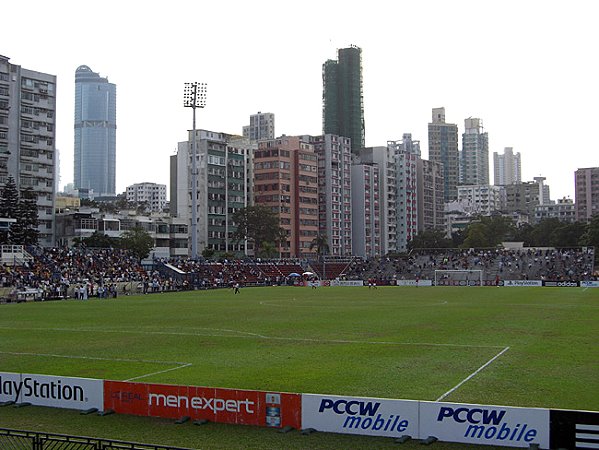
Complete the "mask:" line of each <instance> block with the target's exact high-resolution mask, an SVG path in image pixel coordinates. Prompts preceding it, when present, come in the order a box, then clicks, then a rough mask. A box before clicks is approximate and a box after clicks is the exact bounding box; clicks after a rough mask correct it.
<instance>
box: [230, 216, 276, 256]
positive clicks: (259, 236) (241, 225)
mask: <svg viewBox="0 0 599 450" xmlns="http://www.w3.org/2000/svg"><path fill="white" fill-rule="evenodd" d="M232 219H233V222H234V223H235V225H236V226H237V229H236V230H235V232H233V233H232V238H233V239H234V240H236V241H243V240H245V239H248V240H251V241H253V242H254V250H255V254H256V255H258V254H260V249H261V247H263V246H264V245H265V243H270V244H272V245H275V244H278V243H279V242H280V241H281V239H282V237H283V236H284V235H285V230H283V229H282V228H281V227H280V226H279V217H278V216H277V215H276V214H275V213H274V212H273V211H272V210H271V209H270V208H268V207H266V206H263V205H254V206H248V207H246V208H241V209H239V210H238V211H236V212H235V213H234V214H233V217H232Z"/></svg>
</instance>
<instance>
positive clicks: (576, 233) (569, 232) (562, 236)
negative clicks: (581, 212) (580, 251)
mask: <svg viewBox="0 0 599 450" xmlns="http://www.w3.org/2000/svg"><path fill="white" fill-rule="evenodd" d="M587 228H588V227H587V224H586V223H584V222H574V223H566V222H562V223H561V224H560V225H559V226H558V227H557V228H556V229H555V230H553V233H551V242H552V245H553V246H554V247H579V246H580V245H581V241H582V237H583V235H584V234H585V232H586V231H587Z"/></svg>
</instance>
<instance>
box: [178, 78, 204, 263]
mask: <svg viewBox="0 0 599 450" xmlns="http://www.w3.org/2000/svg"><path fill="white" fill-rule="evenodd" d="M183 106H184V107H185V108H192V109H193V131H192V133H193V134H192V136H191V257H192V258H193V259H197V258H198V163H197V157H198V151H197V147H196V108H203V107H205V106H206V83H198V82H195V81H194V82H192V83H185V89H184V91H183Z"/></svg>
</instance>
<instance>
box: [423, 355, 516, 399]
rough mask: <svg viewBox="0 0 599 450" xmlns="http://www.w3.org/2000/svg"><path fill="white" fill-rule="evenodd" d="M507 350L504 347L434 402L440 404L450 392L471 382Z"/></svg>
mask: <svg viewBox="0 0 599 450" xmlns="http://www.w3.org/2000/svg"><path fill="white" fill-rule="evenodd" d="M509 349H510V348H509V347H505V348H504V349H503V350H501V351H500V352H499V353H497V354H496V355H495V356H493V357H492V358H491V359H490V360H488V361H487V362H486V363H484V364H483V365H482V366H480V367H479V368H478V369H476V370H475V371H474V372H472V373H471V374H470V375H468V376H467V377H466V378H464V379H463V380H462V381H460V382H459V383H458V384H456V385H455V386H454V387H452V388H451V389H450V390H448V391H447V392H446V393H445V394H443V395H442V396H441V397H439V398H438V399H437V400H435V401H436V402H440V401H441V400H443V399H444V398H446V397H447V396H448V395H449V394H451V393H452V392H454V391H455V390H456V389H458V388H459V387H460V386H462V385H463V384H464V383H466V382H467V381H469V380H471V379H472V378H474V377H475V376H476V375H478V374H479V373H480V372H482V371H483V370H484V369H485V368H486V367H487V366H489V365H490V364H491V363H492V362H493V361H495V360H496V359H497V358H499V357H500V356H501V355H503V354H504V353H505V352H507V351H508V350H509Z"/></svg>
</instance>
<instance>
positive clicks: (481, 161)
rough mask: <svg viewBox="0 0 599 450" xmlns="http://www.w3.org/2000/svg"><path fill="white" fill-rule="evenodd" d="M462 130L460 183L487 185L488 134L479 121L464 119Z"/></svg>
mask: <svg viewBox="0 0 599 450" xmlns="http://www.w3.org/2000/svg"><path fill="white" fill-rule="evenodd" d="M464 128H465V131H464V133H463V134H462V151H461V152H460V183H461V184H466V185H484V184H489V134H488V133H487V132H485V131H484V128H483V121H482V120H481V119H473V118H472V117H470V118H468V119H466V120H465V121H464Z"/></svg>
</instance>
